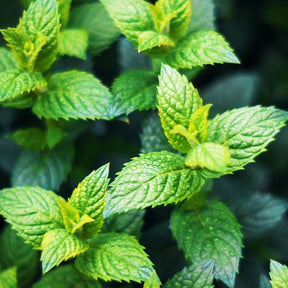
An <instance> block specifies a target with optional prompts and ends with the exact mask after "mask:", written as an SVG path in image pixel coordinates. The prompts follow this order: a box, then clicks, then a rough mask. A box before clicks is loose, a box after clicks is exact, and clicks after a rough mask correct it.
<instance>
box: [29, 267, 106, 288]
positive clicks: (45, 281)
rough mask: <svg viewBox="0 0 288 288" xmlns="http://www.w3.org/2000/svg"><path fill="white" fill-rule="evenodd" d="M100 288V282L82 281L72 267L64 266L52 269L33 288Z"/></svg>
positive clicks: (81, 276)
mask: <svg viewBox="0 0 288 288" xmlns="http://www.w3.org/2000/svg"><path fill="white" fill-rule="evenodd" d="M67 287H71V288H72V287H77V288H102V285H101V284H100V282H98V281H96V280H91V279H86V278H85V279H84V277H83V274H80V273H79V272H78V271H77V270H76V269H75V268H74V266H73V265H71V264H70V265H64V266H62V265H61V266H60V267H58V268H56V269H53V270H52V271H50V272H49V273H47V274H45V275H44V276H43V277H42V278H41V279H40V280H39V281H38V282H37V283H35V284H34V285H33V288H67Z"/></svg>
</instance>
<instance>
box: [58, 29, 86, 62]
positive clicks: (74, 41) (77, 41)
mask: <svg viewBox="0 0 288 288" xmlns="http://www.w3.org/2000/svg"><path fill="white" fill-rule="evenodd" d="M87 47H88V33H87V32H86V31H85V30H83V29H65V30H63V31H62V32H61V33H60V37H59V53H60V54H61V55H68V56H71V57H77V58H80V59H82V60H85V59H86V50H87Z"/></svg>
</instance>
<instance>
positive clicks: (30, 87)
mask: <svg viewBox="0 0 288 288" xmlns="http://www.w3.org/2000/svg"><path fill="white" fill-rule="evenodd" d="M0 79H1V82H0V102H2V101H5V100H13V98H16V97H17V96H19V95H20V94H23V93H24V92H30V91H34V90H36V89H41V88H45V87H46V85H47V83H46V81H45V79H44V78H43V77H42V75H41V74H40V73H38V72H22V71H19V70H9V71H7V72H2V73H0Z"/></svg>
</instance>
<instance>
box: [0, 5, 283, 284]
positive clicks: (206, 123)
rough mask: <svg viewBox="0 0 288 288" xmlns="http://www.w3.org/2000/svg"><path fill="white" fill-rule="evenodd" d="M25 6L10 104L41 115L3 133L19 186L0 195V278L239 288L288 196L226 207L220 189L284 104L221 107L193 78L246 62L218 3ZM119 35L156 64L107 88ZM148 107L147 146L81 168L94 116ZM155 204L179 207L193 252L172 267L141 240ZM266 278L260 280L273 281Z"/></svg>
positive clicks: (5, 89)
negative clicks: (217, 20)
mask: <svg viewBox="0 0 288 288" xmlns="http://www.w3.org/2000/svg"><path fill="white" fill-rule="evenodd" d="M86 2H87V3H86ZM88 2H89V3H88ZM90 2H91V3H90ZM22 4H23V5H24V7H25V10H24V12H23V14H22V17H21V18H20V20H19V23H18V25H17V26H16V28H5V29H2V30H1V33H2V35H3V39H4V40H5V41H6V44H7V45H6V47H4V46H3V47H1V48H0V79H1V82H0V104H1V105H2V108H1V109H2V111H5V109H13V111H16V112H15V113H17V112H18V111H20V110H21V111H24V113H27V115H33V125H31V124H29V125H24V126H25V127H23V126H22V125H19V126H18V127H16V128H15V129H8V131H6V135H7V136H8V139H10V140H9V141H14V142H15V143H17V145H19V146H21V147H22V148H21V152H20V155H19V157H18V159H17V160H16V163H15V166H14V167H13V168H12V171H11V185H9V186H11V187H3V188H2V190H1V191H0V214H1V215H2V216H3V217H4V220H5V225H4V228H3V230H2V231H1V234H0V287H5V288H6V287H8V288H10V287H11V288H12V287H35V288H41V287H52V285H53V286H54V287H99V288H101V287H118V286H117V282H122V281H124V282H123V285H124V286H123V287H140V286H137V285H141V287H144V288H160V287H163V288H170V287H187V288H190V287H191V288H194V287H205V288H206V287H207V288H208V287H222V286H219V285H222V284H223V285H226V286H227V287H234V286H235V285H236V284H235V283H236V276H237V273H238V272H239V263H240V259H241V258H243V257H244V256H245V255H244V254H243V253H242V251H243V249H244V247H245V240H246V239H249V237H251V238H253V232H255V230H257V229H258V231H260V232H259V234H260V235H263V234H261V233H265V232H267V231H269V229H271V228H272V227H274V226H275V225H276V224H277V223H278V222H279V221H280V220H281V218H282V215H283V214H284V213H285V212H286V210H287V204H286V203H284V202H283V201H281V200H279V199H274V198H273V197H272V196H270V195H268V194H267V195H266V197H265V196H263V195H260V193H258V194H257V193H255V194H253V196H251V195H250V194H249V193H247V194H245V193H244V192H243V195H242V194H241V197H240V196H239V197H238V198H237V195H234V194H235V193H234V192H233V191H231V195H232V196H233V197H234V196H235V197H234V198H233V199H232V200H231V202H230V203H229V201H228V200H227V199H225V201H224V200H222V199H219V197H218V199H217V197H215V195H214V194H213V191H212V188H211V187H212V184H213V182H214V183H217V182H216V181H215V180H214V179H218V178H220V177H221V179H222V178H223V176H225V175H231V174H233V173H235V172H236V171H238V170H243V169H244V168H245V167H246V165H247V164H249V163H252V162H254V159H255V157H256V156H258V155H259V154H261V153H262V152H264V151H266V149H267V146H268V144H269V143H270V142H272V141H273V140H274V137H275V136H276V134H277V133H278V132H279V131H280V129H281V128H282V127H283V126H285V123H286V121H287V120H288V113H287V112H286V111H285V110H282V109H278V108H275V107H274V106H269V107H264V106H261V105H256V106H249V107H248V106H246V107H238V108H234V109H231V110H227V111H225V112H221V113H218V114H217V115H216V116H214V115H213V113H211V112H210V111H212V109H213V103H205V99H203V98H202V96H201V94H202V93H199V92H198V89H196V88H195V87H194V85H193V84H192V82H191V81H190V80H191V79H194V78H193V77H195V75H197V73H199V71H201V70H203V69H204V65H207V64H217V63H218V64H222V63H230V64H239V60H238V57H237V56H236V55H235V53H234V51H233V50H232V48H231V47H230V45H229V44H228V42H227V41H226V40H225V38H224V37H223V36H222V35H221V34H220V33H218V32H216V31H215V30H216V28H215V25H214V23H213V18H214V16H213V9H214V4H213V2H212V1H210V0H205V1H196V0H181V1H174V0H158V1H157V2H156V3H155V4H152V3H150V2H148V1H145V0H137V1H130V0H118V1H110V0H100V1H99V2H95V3H94V2H93V1H76V0H75V1H71V0H64V1H56V0H52V1H48V0H35V1H31V0H25V1H22ZM120 34H123V35H124V36H122V37H125V39H126V40H124V41H126V42H125V43H126V44H127V43H128V44H127V45H129V43H131V45H133V46H134V47H135V48H136V49H137V51H138V53H139V57H144V58H143V59H145V61H148V65H147V66H149V67H150V69H145V70H144V69H133V70H129V71H125V70H124V69H123V70H124V71H123V72H122V73H120V74H119V75H117V76H115V78H114V79H112V81H111V82H112V85H111V87H107V86H105V85H104V84H102V82H101V81H100V80H99V79H98V78H97V77H96V76H95V75H94V73H93V71H91V63H93V61H94V60H93V59H96V58H97V55H99V54H100V53H102V52H103V51H105V50H106V49H108V48H109V46H110V45H111V44H112V43H113V42H114V41H116V40H117V39H118V38H119V36H120ZM119 41H123V38H122V40H119ZM122 43H123V42H122ZM127 47H130V48H129V49H131V46H127ZM127 51H128V48H127ZM126 53H128V52H126ZM140 53H141V56H140ZM128 54H129V53H128ZM136 55H138V54H136ZM143 55H144V56H143ZM126 56H127V55H126ZM145 57H146V58H145ZM75 58H77V59H78V60H77V61H79V62H74V63H78V64H77V65H73V61H74V60H75ZM65 59H69V60H70V63H69V65H68V66H69V67H68V68H67V67H65V64H64V60H65ZM136 62H137V61H136ZM79 63H81V64H79ZM84 64H85V65H86V66H85V65H84ZM135 64H137V63H135ZM81 65H83V66H81ZM89 65H90V66H89ZM83 67H85V69H83ZM232 96H233V95H232ZM145 110H149V112H151V110H154V114H151V115H152V116H148V117H146V118H147V119H145V122H144V123H146V124H143V132H142V135H141V140H142V149H141V151H139V152H141V153H138V154H139V155H138V156H135V157H132V159H131V160H130V161H126V163H125V164H124V167H123V168H122V169H119V171H117V172H116V173H113V172H112V171H110V172H109V167H110V165H111V167H112V165H113V164H114V161H113V160H114V159H113V157H112V152H111V159H109V162H110V164H109V163H107V162H108V161H107V162H105V164H102V165H98V166H97V167H93V169H91V170H92V172H91V170H90V168H88V167H85V168H83V167H82V168H83V170H84V173H83V171H81V167H80V169H79V167H78V170H77V165H76V164H75V162H76V163H77V161H76V160H77V158H81V157H79V153H80V155H81V151H79V149H77V148H76V149H75V147H77V144H78V142H77V141H78V139H79V138H80V137H81V134H83V133H87V131H89V129H92V128H91V127H93V125H98V124H99V125H102V124H103V125H107V123H108V122H111V123H110V124H109V125H111V126H113V125H117V121H122V122H128V123H129V118H131V119H133V116H132V115H133V114H134V113H138V114H139V115H142V116H141V117H145V116H147V115H148V114H147V113H149V112H147V111H145ZM6 111H7V110H6ZM133 112H134V113H133ZM28 113H30V114H28ZM132 113H133V114H132ZM112 120H113V121H112ZM126 125H127V124H126ZM108 142H110V143H109V144H111V142H113V139H112V140H109V141H108ZM10 143H13V142H10ZM124 145H125V144H124ZM99 146H101V145H99ZM104 146H105V145H103V146H101V147H100V149H99V154H101V153H102V150H101V149H104V148H105V147H104ZM107 146H108V147H109V145H107ZM110 147H111V146H110ZM0 148H1V145H0ZM88 152H91V155H92V149H91V150H90V151H88ZM3 153H5V151H4V150H3ZM82 153H86V151H82ZM86 154H87V153H86ZM3 155H4V154H3ZM87 155H88V157H90V155H89V153H88V154H87ZM87 155H86V157H87ZM91 157H92V156H91ZM115 162H116V161H115ZM0 164H1V162H0ZM79 170H80V171H79ZM88 170H90V171H89V173H88ZM86 172H87V173H86ZM109 173H110V178H111V179H112V180H110V179H109ZM82 174H85V176H86V177H82V178H81V180H80V176H83V175H82ZM87 174H88V176H87ZM235 176H236V175H235ZM232 177H234V175H233V176H232ZM83 178H84V179H83ZM78 180H79V181H78ZM69 181H70V183H69ZM72 183H73V184H72ZM75 183H77V185H76V184H75ZM74 184H75V185H74ZM65 185H66V186H65ZM75 186H76V188H75ZM71 187H73V188H71ZM68 188H71V189H68ZM259 199H261V200H259ZM260 201H261V205H259V203H260ZM246 202H250V203H252V204H250V205H249V204H246ZM254 203H255V204H254ZM237 205H238V206H237ZM243 205H244V206H245V208H246V210H245V209H243V208H241V206H243ZM269 205H270V206H269ZM158 206H161V207H162V208H163V209H170V211H171V214H169V216H168V219H167V220H168V221H169V229H170V231H171V233H172V235H169V237H170V240H171V241H174V243H175V244H174V245H176V246H177V249H178V250H181V251H182V252H180V251H178V253H179V255H180V254H181V253H183V255H184V257H183V259H182V262H183V263H184V264H183V263H182V265H180V266H182V267H180V268H179V269H177V270H178V271H177V272H175V273H170V274H169V275H167V276H165V277H163V276H162V274H161V275H160V273H159V271H158V268H159V267H158V266H157V265H154V264H153V262H154V261H153V260H152V255H148V254H149V253H147V251H145V249H146V248H145V245H143V243H142V236H143V234H145V229H144V230H143V229H142V228H143V226H144V227H145V224H146V221H147V218H146V216H145V211H146V210H147V211H153V210H154V209H157V208H156V207H158ZM166 206H168V207H166ZM239 207H240V208H241V209H240V208H239ZM255 207H256V208H257V209H256V208H255ZM267 207H268V208H267ZM158 208H159V207H158ZM238 208H239V209H238ZM266 208H267V209H266ZM253 209H254V210H253ZM244 210H245V211H244ZM243 211H244V212H243ZM266 211H269V212H273V213H274V214H273V215H272V216H273V217H272V216H271V215H268V216H267V215H266V214H265V212H266ZM240 212H243V215H242V214H241V213H240ZM266 213H267V212H266ZM268 214H269V213H268ZM251 215H252V216H254V218H253V217H252V216H251ZM245 217H246V218H245ZM249 217H251V218H249ZM265 217H266V218H265ZM257 218H260V219H261V221H260V220H259V221H258V222H260V223H258V222H257V221H256V220H255V219H257ZM251 219H252V220H251ZM263 219H264V220H266V221H264V220H263ZM253 221H254V222H253ZM263 223H264V224H263ZM249 225H250V226H252V228H251V229H250V230H252V233H251V234H252V236H251V235H250V234H249V227H250V226H249ZM253 225H254V226H253ZM257 225H258V226H259V227H258V226H257ZM264 226H265V227H264ZM255 227H257V229H256V228H255ZM250 232H251V231H250ZM249 235H250V236H249ZM171 236H172V237H173V239H172V237H171ZM144 237H145V235H144ZM254 237H255V235H254ZM251 238H250V239H251ZM166 241H167V239H166ZM147 250H148V249H147ZM184 258H185V261H184ZM168 260H169V259H167V261H168ZM277 263H278V262H276V261H272V262H271V267H270V270H271V272H270V278H271V285H272V287H273V288H274V287H277V288H278V287H285V286H283V285H285V284H283V283H285V276H283V275H285V273H286V271H285V269H286V268H287V267H286V266H284V265H283V266H281V264H277ZM40 264H41V269H40V268H39V265H40ZM28 266H29V269H27V267H28ZM37 269H38V270H37ZM39 270H41V273H39V272H38V271H39ZM159 270H160V269H159ZM280 270H281V271H282V270H283V275H282V272H281V273H279V271H280ZM280 274H281V275H280ZM267 275H268V274H267ZM282 276H283V277H284V278H283V277H282ZM263 277H264V278H263ZM281 277H282V278H283V279H282V278H281ZM261 279H264V280H261V281H260V280H259V281H260V282H259V283H260V284H259V285H260V286H259V287H266V286H267V285H268V287H270V286H269V285H270V283H269V280H267V277H266V278H265V276H262V278H261ZM111 281H112V282H111ZM267 281H268V282H267ZM281 281H282V282H281ZM137 283H139V284H137ZM219 283H222V284H219ZM267 283H268V284H267ZM282 284H283V285H282ZM1 285H2V286H1ZM121 285H122V284H121ZM214 285H215V286H214ZM263 285H266V286H263ZM281 285H282V286H281ZM121 287H122V286H121Z"/></svg>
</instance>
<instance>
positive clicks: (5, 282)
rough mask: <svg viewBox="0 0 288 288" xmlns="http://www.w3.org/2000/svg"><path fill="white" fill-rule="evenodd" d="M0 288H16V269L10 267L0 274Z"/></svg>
mask: <svg viewBox="0 0 288 288" xmlns="http://www.w3.org/2000/svg"><path fill="white" fill-rule="evenodd" d="M0 287H1V288H16V287H17V267H11V268H9V269H6V270H4V271H1V272H0Z"/></svg>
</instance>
